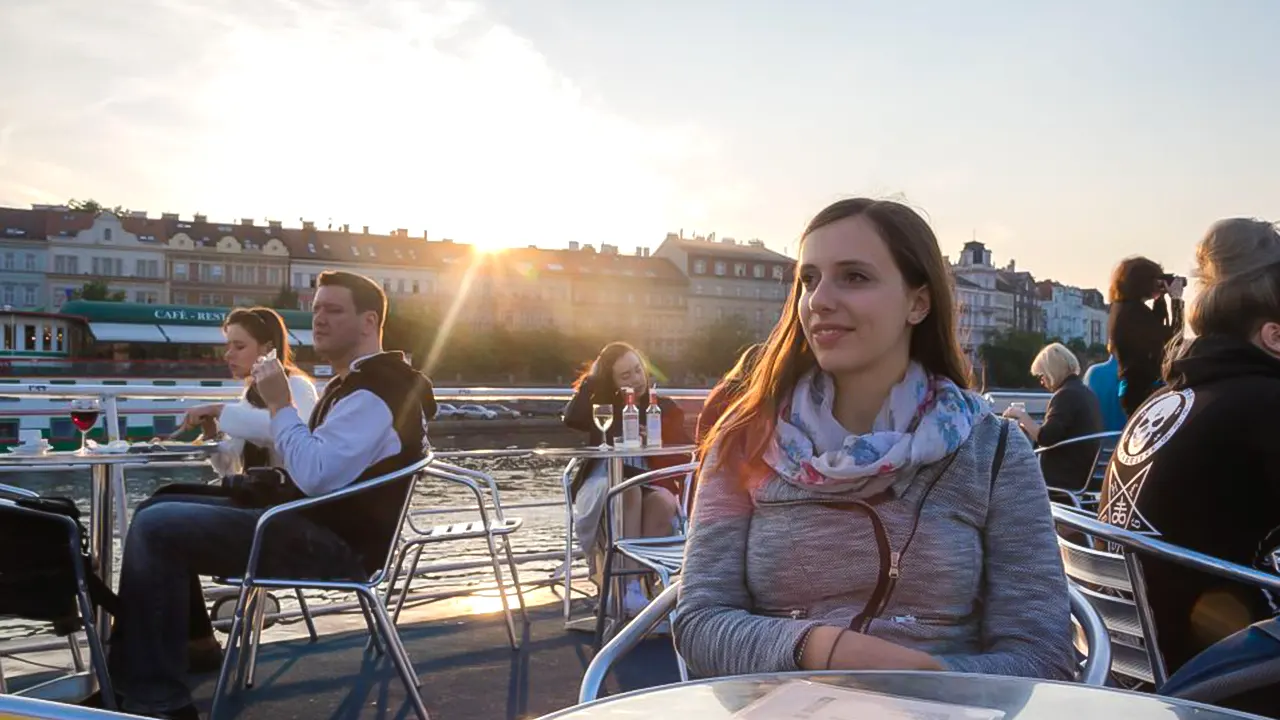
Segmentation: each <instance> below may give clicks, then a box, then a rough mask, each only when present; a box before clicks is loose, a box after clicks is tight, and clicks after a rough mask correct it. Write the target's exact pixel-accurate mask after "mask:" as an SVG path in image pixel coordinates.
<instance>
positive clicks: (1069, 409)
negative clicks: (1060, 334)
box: [1004, 343, 1102, 490]
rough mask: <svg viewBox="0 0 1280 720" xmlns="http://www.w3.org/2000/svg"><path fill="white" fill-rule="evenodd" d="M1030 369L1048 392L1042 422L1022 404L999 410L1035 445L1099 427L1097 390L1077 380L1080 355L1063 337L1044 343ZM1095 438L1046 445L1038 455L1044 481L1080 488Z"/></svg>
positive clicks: (1094, 449)
mask: <svg viewBox="0 0 1280 720" xmlns="http://www.w3.org/2000/svg"><path fill="white" fill-rule="evenodd" d="M1031 374H1032V375H1035V376H1036V379H1038V380H1039V381H1040V384H1041V385H1043V386H1044V389H1045V390H1049V391H1050V392H1052V393H1053V397H1052V398H1050V399H1049V407H1048V408H1046V409H1045V413H1044V422H1036V421H1035V418H1033V417H1031V416H1030V415H1028V414H1027V411H1026V410H1023V409H1022V408H1014V407H1011V408H1009V409H1007V410H1005V411H1004V416H1005V417H1007V418H1012V419H1013V420H1015V421H1017V423H1018V425H1019V426H1020V427H1021V428H1022V431H1023V432H1025V433H1026V434H1027V437H1029V438H1031V441H1032V442H1033V443H1035V444H1036V445H1038V446H1039V447H1051V446H1053V445H1057V444H1058V443H1060V442H1063V441H1065V440H1070V439H1071V438H1076V437H1081V436H1084V435H1092V434H1094V433H1100V432H1102V407H1101V405H1100V404H1099V403H1098V396H1096V395H1094V394H1093V391H1092V390H1090V389H1089V387H1088V386H1087V385H1085V384H1084V383H1083V382H1082V381H1081V380H1080V361H1079V360H1077V359H1076V354H1075V353H1073V352H1071V350H1070V349H1068V348H1067V346H1065V345H1063V344H1062V343H1052V344H1050V345H1046V346H1045V347H1044V349H1043V350H1041V351H1040V354H1039V355H1036V359H1035V360H1033V361H1032V362H1031ZM1097 451H1098V444H1097V443H1096V442H1080V443H1076V444H1074V445H1068V446H1066V447H1062V448H1058V449H1056V450H1050V451H1049V452H1046V453H1044V454H1042V455H1041V456H1040V468H1041V469H1042V470H1043V471H1044V481H1045V484H1046V485H1048V486H1049V487H1056V488H1062V489H1064V490H1079V489H1080V487H1081V486H1082V485H1084V482H1085V480H1086V479H1087V478H1088V477H1089V475H1091V474H1092V473H1093V462H1094V457H1095V456H1096V455H1097Z"/></svg>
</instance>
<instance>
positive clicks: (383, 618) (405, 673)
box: [362, 590, 431, 720]
mask: <svg viewBox="0 0 1280 720" xmlns="http://www.w3.org/2000/svg"><path fill="white" fill-rule="evenodd" d="M362 592H363V593H367V595H365V599H366V601H367V604H368V605H369V606H370V608H371V610H372V613H373V616H374V619H375V620H376V621H377V624H378V631H379V634H380V635H381V636H382V640H383V642H385V643H386V644H387V647H388V648H391V652H390V653H388V654H389V655H390V657H391V662H392V664H394V665H395V666H396V670H397V671H398V672H399V673H400V680H401V681H403V682H404V688H405V690H406V691H408V693H409V702H410V703H411V704H412V705H413V709H414V712H415V713H416V714H417V715H418V720H431V716H430V715H429V714H428V713H427V706H426V703H424V702H423V701H422V693H421V692H419V690H418V687H419V681H418V675H417V673H415V672H414V670H413V665H412V664H411V663H410V662H409V658H408V654H407V653H403V652H402V651H403V648H404V646H403V645H402V644H401V643H400V636H399V634H398V633H397V632H396V626H395V623H393V622H391V618H390V617H389V616H388V615H387V610H386V608H385V607H383V606H382V604H381V603H379V602H378V598H377V596H376V595H374V594H373V591H371V590H363V591H362ZM397 648H399V651H398V650H397Z"/></svg>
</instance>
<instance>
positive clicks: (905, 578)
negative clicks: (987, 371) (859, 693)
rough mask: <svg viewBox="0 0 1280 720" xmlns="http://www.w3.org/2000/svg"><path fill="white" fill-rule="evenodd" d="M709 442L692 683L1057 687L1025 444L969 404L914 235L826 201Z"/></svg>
mask: <svg viewBox="0 0 1280 720" xmlns="http://www.w3.org/2000/svg"><path fill="white" fill-rule="evenodd" d="M799 253H800V258H799V268H798V271H797V273H796V281H795V284H794V285H793V286H792V290H791V297H790V301H789V303H788V305H787V307H786V308H785V309H784V311H783V316H782V318H781V319H780V320H779V322H778V324H777V326H775V327H774V329H773V332H772V334H770V336H769V339H768V341H767V342H766V344H765V348H764V350H763V351H761V354H760V358H759V360H758V361H757V362H756V363H755V365H754V367H753V369H752V372H751V374H750V377H749V379H748V381H747V383H746V388H745V389H744V390H743V393H742V396H741V399H740V400H739V402H738V403H737V404H735V406H734V407H733V408H732V409H730V411H729V413H728V414H727V415H726V416H725V417H724V418H722V419H721V420H720V422H719V423H717V425H716V427H715V429H714V430H713V431H712V432H711V434H710V436H709V437H708V438H707V439H706V440H705V441H704V443H703V445H702V447H703V448H705V450H704V453H703V458H702V467H701V470H700V473H699V482H698V494H697V497H696V499H695V501H694V506H693V518H692V521H691V523H690V531H689V538H688V544H687V546H686V550H685V565H684V571H683V575H682V577H683V580H682V581H681V594H680V601H679V604H678V606H677V613H676V619H675V628H674V630H675V639H676V643H677V645H678V647H679V650H680V652H681V654H682V656H683V657H684V658H685V660H686V661H687V662H688V664H689V668H690V670H691V671H692V672H693V673H695V674H696V675H699V676H719V675H736V674H750V673H772V672H784V671H795V670H824V669H832V670H951V671H955V672H972V673H988V674H1000V675H1022V676H1030V677H1042V678H1054V679H1065V678H1070V677H1072V675H1073V670H1074V665H1075V657H1074V653H1075V650H1074V648H1073V647H1072V645H1071V620H1070V613H1069V609H1068V600H1067V583H1066V578H1065V576H1064V575H1063V571H1062V561H1061V559H1060V558H1059V555H1058V547H1057V542H1056V540H1055V537H1054V530H1053V524H1052V520H1051V516H1050V513H1049V499H1048V496H1047V494H1046V493H1045V490H1044V478H1043V477H1042V475H1041V473H1040V465H1039V462H1038V461H1037V460H1036V457H1035V455H1034V454H1033V453H1032V451H1031V444H1030V443H1029V442H1028V441H1027V438H1026V437H1025V436H1024V435H1023V434H1022V433H1020V432H1016V431H1013V430H1011V429H1010V428H1011V426H1012V424H1011V423H1009V422H1007V421H1005V420H1002V419H1000V418H998V417H996V416H995V415H994V414H992V412H991V411H990V408H989V406H988V405H987V404H986V403H985V402H984V401H983V400H982V399H981V397H980V396H979V395H977V394H976V393H974V392H973V391H971V390H969V389H968V388H969V383H970V370H969V367H968V365H967V363H966V361H965V358H964V354H963V352H962V351H961V349H960V347H959V345H958V342H957V340H956V334H955V328H956V311H955V306H954V301H953V300H952V293H951V286H950V278H949V275H948V268H947V265H946V262H945V261H944V260H943V257H942V253H941V251H940V250H939V249H938V241H937V239H936V238H935V237H934V234H933V231H932V230H931V229H930V228H929V226H928V224H927V223H926V222H925V221H924V219H923V218H921V217H920V215H918V214H917V213H916V212H915V211H914V210H912V209H911V208H909V207H907V206H905V205H902V204H899V203H895V202H889V201H877V200H868V199H851V200H842V201H839V202H837V203H834V204H833V205H831V206H829V207H827V208H826V209H824V210H823V211H822V212H820V213H818V215H817V216H816V217H815V218H814V219H813V220H812V221H811V222H810V223H809V226H808V228H807V229H806V230H805V232H804V234H803V235H802V236H801V240H800V248H799Z"/></svg>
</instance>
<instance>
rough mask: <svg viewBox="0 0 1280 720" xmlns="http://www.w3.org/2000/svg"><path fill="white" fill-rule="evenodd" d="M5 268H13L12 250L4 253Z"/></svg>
mask: <svg viewBox="0 0 1280 720" xmlns="http://www.w3.org/2000/svg"><path fill="white" fill-rule="evenodd" d="M4 269H5V270H12V269H13V253H11V252H7V253H5V254H4Z"/></svg>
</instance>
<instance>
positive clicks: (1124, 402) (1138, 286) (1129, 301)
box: [1107, 257, 1186, 417]
mask: <svg viewBox="0 0 1280 720" xmlns="http://www.w3.org/2000/svg"><path fill="white" fill-rule="evenodd" d="M1185 286H1186V280H1184V279H1182V278H1180V277H1175V276H1173V275H1168V274H1166V273H1165V271H1164V268H1162V267H1160V265H1159V264H1158V263H1156V262H1155V261H1154V260H1148V259H1147V258H1144V257H1131V258H1127V259H1126V260H1124V261H1123V262H1121V263H1120V264H1119V265H1117V266H1116V269H1115V271H1114V272H1113V273H1112V274H1111V316H1110V318H1109V319H1108V321H1107V325H1108V327H1107V336H1108V337H1110V338H1111V347H1112V351H1113V353H1114V354H1115V356H1116V363H1117V365H1118V367H1119V374H1120V389H1119V392H1120V404H1121V406H1123V407H1124V411H1125V413H1126V414H1128V415H1129V416H1130V417H1133V413H1134V412H1135V411H1136V410H1137V409H1138V407H1139V406H1141V405H1142V403H1143V401H1145V400H1146V399H1147V398H1149V397H1151V393H1153V392H1155V391H1156V388H1157V387H1159V385H1160V366H1161V364H1162V363H1163V362H1164V355H1165V347H1166V346H1167V345H1168V344H1169V341H1170V340H1172V339H1173V338H1174V337H1175V336H1177V334H1178V333H1179V332H1180V331H1181V330H1182V290H1183V288H1184V287H1185ZM1166 296H1167V297H1168V298H1169V303H1168V304H1166V301H1165V298H1166ZM1148 300H1150V301H1152V304H1151V307H1147V301H1148ZM1170 305H1171V307H1169V306H1170ZM1170 311H1172V313H1171V312H1170Z"/></svg>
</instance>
